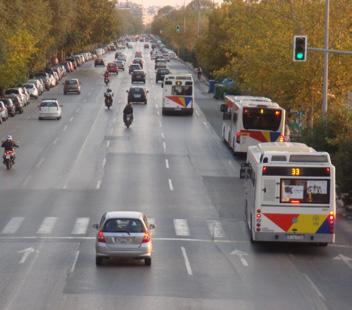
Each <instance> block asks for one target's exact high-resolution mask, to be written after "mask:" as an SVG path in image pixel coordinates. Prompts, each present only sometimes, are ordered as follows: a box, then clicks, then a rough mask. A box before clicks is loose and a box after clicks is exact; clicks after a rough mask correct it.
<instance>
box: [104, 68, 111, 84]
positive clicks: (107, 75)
mask: <svg viewBox="0 0 352 310" xmlns="http://www.w3.org/2000/svg"><path fill="white" fill-rule="evenodd" d="M109 82H110V80H109V72H108V70H106V71H105V73H104V83H105V84H106V85H108V84H109Z"/></svg>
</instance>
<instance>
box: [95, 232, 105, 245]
mask: <svg viewBox="0 0 352 310" xmlns="http://www.w3.org/2000/svg"><path fill="white" fill-rule="evenodd" d="M97 239H98V241H99V242H104V243H105V242H106V240H105V237H104V233H103V231H102V230H99V231H98V237H97Z"/></svg>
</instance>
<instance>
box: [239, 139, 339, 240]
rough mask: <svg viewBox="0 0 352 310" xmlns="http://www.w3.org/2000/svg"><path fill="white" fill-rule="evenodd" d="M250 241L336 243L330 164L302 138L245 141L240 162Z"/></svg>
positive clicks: (323, 153) (332, 180) (321, 153)
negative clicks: (247, 144)
mask: <svg viewBox="0 0 352 310" xmlns="http://www.w3.org/2000/svg"><path fill="white" fill-rule="evenodd" d="M241 175H242V176H244V178H245V219H246V223H247V226H248V228H249V230H250V236H251V240H252V242H256V241H270V242H275V241H281V242H303V243H315V244H318V245H324V246H325V245H327V244H328V243H333V242H335V217H336V202H335V195H336V194H335V167H334V166H333V165H332V163H331V160H330V156H329V154H328V153H326V152H317V151H315V150H314V149H313V148H311V147H308V146H307V145H306V144H303V143H291V142H267V143H260V144H258V145H256V146H250V147H249V148H248V153H247V161H246V163H243V164H242V165H241Z"/></svg>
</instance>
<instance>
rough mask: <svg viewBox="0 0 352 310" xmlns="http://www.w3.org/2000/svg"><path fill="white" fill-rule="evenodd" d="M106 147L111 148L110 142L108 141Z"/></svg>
mask: <svg viewBox="0 0 352 310" xmlns="http://www.w3.org/2000/svg"><path fill="white" fill-rule="evenodd" d="M106 147H107V148H109V147H110V140H109V141H106Z"/></svg>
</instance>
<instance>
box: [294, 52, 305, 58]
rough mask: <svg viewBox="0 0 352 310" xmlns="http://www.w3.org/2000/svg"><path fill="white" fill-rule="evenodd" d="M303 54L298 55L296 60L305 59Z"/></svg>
mask: <svg viewBox="0 0 352 310" xmlns="http://www.w3.org/2000/svg"><path fill="white" fill-rule="evenodd" d="M303 56H304V55H303V53H297V54H296V59H303Z"/></svg>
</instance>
